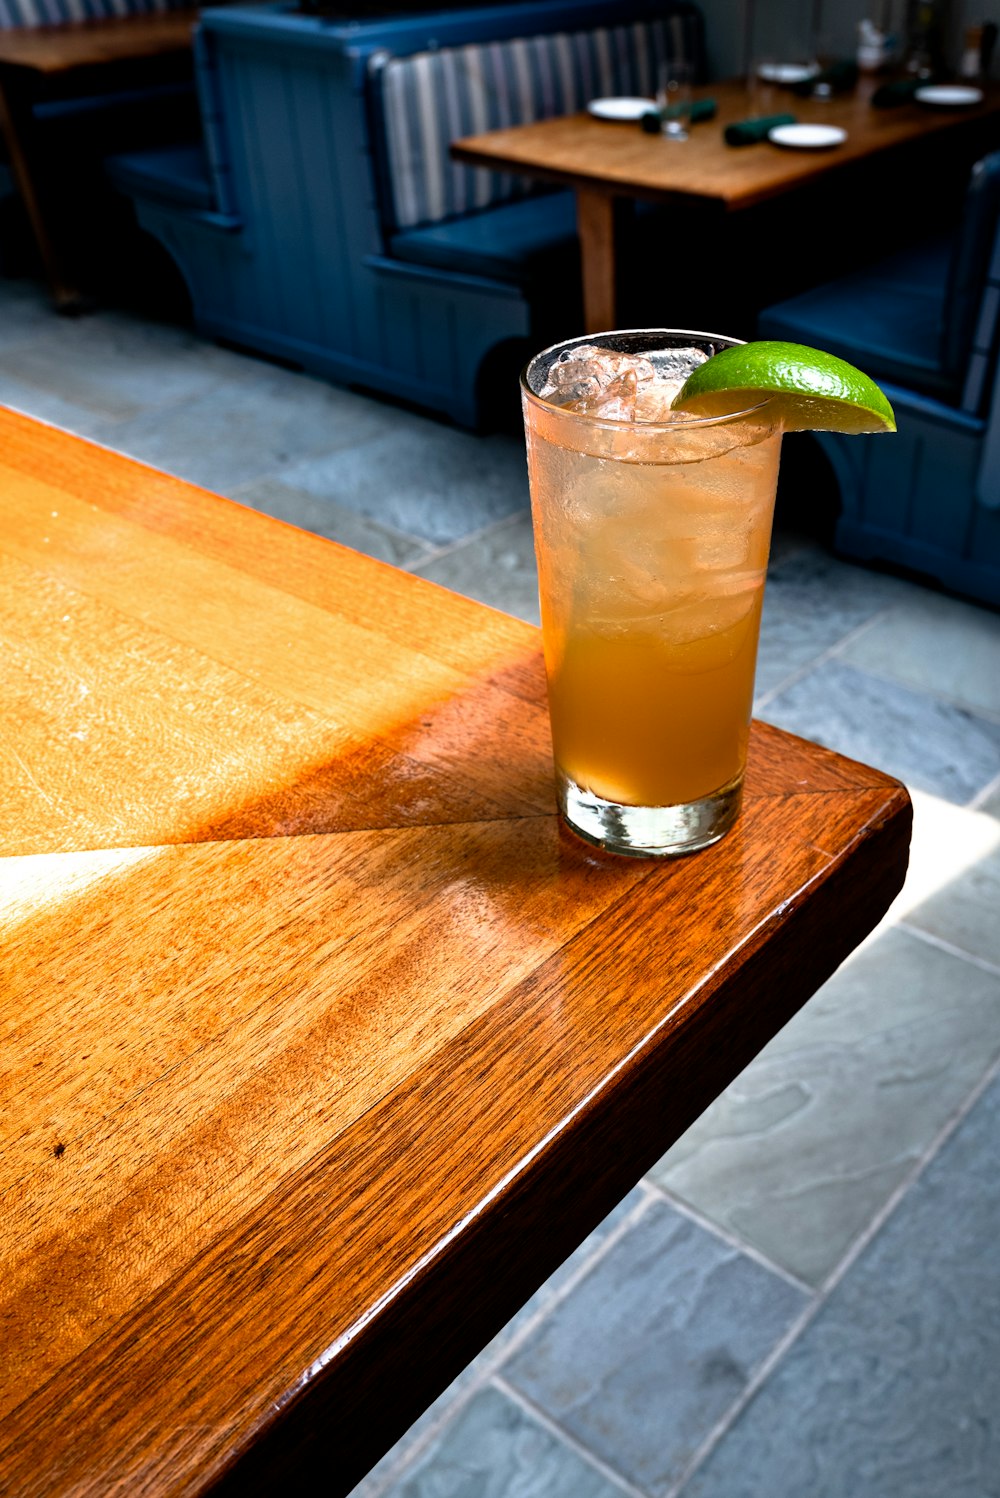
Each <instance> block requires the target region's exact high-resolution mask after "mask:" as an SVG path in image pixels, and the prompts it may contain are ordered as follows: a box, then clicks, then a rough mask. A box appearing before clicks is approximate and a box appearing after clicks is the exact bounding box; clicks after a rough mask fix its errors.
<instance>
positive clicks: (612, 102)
mask: <svg viewBox="0 0 1000 1498" xmlns="http://www.w3.org/2000/svg"><path fill="white" fill-rule="evenodd" d="M655 108H656V100H655V99H631V98H626V97H622V98H620V99H591V101H590V103H589V104H588V105H587V109H588V111H589V112H590V113H591V114H592V115H594V116H595V118H596V119H599V120H641V119H642V117H643V115H644V114H648V113H649V111H650V110H651V109H655Z"/></svg>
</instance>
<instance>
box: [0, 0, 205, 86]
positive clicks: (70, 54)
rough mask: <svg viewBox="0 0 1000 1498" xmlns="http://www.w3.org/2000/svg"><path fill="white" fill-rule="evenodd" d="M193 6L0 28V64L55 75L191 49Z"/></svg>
mask: <svg viewBox="0 0 1000 1498" xmlns="http://www.w3.org/2000/svg"><path fill="white" fill-rule="evenodd" d="M197 19H198V12H197V10H196V9H191V10H173V11H163V12H161V13H159V14H155V15H131V16H117V17H113V18H105V19H101V20H93V21H76V22H70V23H67V24H66V25H62V26H32V27H24V28H13V29H11V30H7V31H0V68H3V67H10V68H24V69H26V70H28V71H30V72H32V73H36V74H39V75H56V74H58V73H67V72H71V71H73V70H74V69H77V68H96V67H101V66H103V65H104V64H110V63H121V62H130V61H134V60H136V59H145V58H151V57H162V56H164V55H166V54H169V53H172V52H185V51H190V49H191V33H192V30H193V28H194V26H195V24H196V22H197Z"/></svg>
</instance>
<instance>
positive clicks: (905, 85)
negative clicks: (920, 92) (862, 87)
mask: <svg viewBox="0 0 1000 1498" xmlns="http://www.w3.org/2000/svg"><path fill="white" fill-rule="evenodd" d="M933 82H934V79H933V78H896V79H894V80H893V81H892V82H891V83H880V84H879V86H878V88H877V89H876V90H875V92H874V93H873V94H872V97H871V102H872V104H873V105H874V107H875V108H876V109H892V108H893V107H894V106H895V105H897V104H909V103H910V101H911V100H912V98H913V96H914V94H915V93H916V91H917V89H918V88H926V87H927V85H928V84H929V83H933Z"/></svg>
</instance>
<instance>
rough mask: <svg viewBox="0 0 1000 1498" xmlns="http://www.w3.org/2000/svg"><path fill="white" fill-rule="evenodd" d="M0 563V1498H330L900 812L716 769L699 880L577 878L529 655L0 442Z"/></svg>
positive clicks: (681, 1105)
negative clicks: (735, 797) (731, 785)
mask: <svg viewBox="0 0 1000 1498" xmlns="http://www.w3.org/2000/svg"><path fill="white" fill-rule="evenodd" d="M0 524H2V536H3V547H2V551H0V629H2V648H3V656H4V663H5V664H4V670H3V672H2V673H0V696H2V704H3V724H4V737H3V752H2V754H0V811H2V815H0V842H2V853H3V855H4V856H3V857H2V858H0V904H2V906H3V912H4V920H3V926H2V936H0V943H2V957H0V964H2V971H3V975H4V978H3V985H2V990H0V992H2V995H3V997H2V1007H0V1025H2V1031H3V1035H2V1044H0V1058H2V1064H3V1068H4V1071H5V1076H4V1079H3V1096H4V1123H3V1133H2V1138H0V1172H2V1178H0V1193H2V1199H3V1203H4V1211H3V1214H2V1216H0V1262H2V1275H0V1346H2V1347H3V1357H2V1358H0V1491H2V1492H4V1493H11V1494H15V1493H16V1494H18V1495H19V1498H27V1495H42V1494H45V1495H47V1498H51V1495H56V1494H66V1495H68V1494H73V1495H75V1498H83V1495H93V1498H97V1495H100V1498H105V1495H107V1494H109V1493H123V1494H126V1493H127V1494H129V1495H130V1498H134V1495H146V1494H157V1495H160V1494H195V1493H203V1492H208V1491H210V1490H211V1491H213V1492H219V1491H224V1492H230V1493H233V1494H241V1495H242V1494H245V1493H253V1492H279V1491H280V1492H300V1491H305V1490H306V1488H305V1486H304V1484H305V1483H306V1482H320V1483H322V1486H321V1487H319V1488H317V1491H322V1492H324V1493H326V1494H336V1493H343V1492H346V1491H348V1490H349V1488H350V1487H351V1486H352V1485H353V1483H354V1482H356V1481H357V1480H358V1478H359V1476H360V1475H361V1473H362V1472H363V1471H364V1470H365V1469H366V1468H367V1467H368V1466H369V1465H370V1464H371V1463H373V1462H374V1461H375V1460H376V1459H377V1457H378V1456H379V1455H380V1454H381V1452H382V1451H383V1450H384V1449H386V1448H387V1447H388V1445H389V1444H391V1442H392V1441H393V1440H394V1439H395V1438H396V1437H397V1436H398V1435H399V1434H400V1433H401V1432H402V1430H403V1429H404V1428H405V1426H406V1424H408V1423H409V1422H410V1421H411V1420H412V1419H413V1418H414V1417H415V1416H416V1415H417V1414H418V1413H419V1412H420V1410H421V1409H422V1408H423V1407H424V1406H425V1405H426V1404H427V1403H428V1402H429V1401H430V1399H431V1398H432V1397H434V1395H435V1394H436V1393H437V1392H438V1391H439V1390H440V1389H441V1388H443V1387H444V1385H445V1384H446V1383H447V1382H448V1380H449V1379H450V1378H451V1377H453V1376H454V1375H455V1374H456V1373H457V1372H458V1371H459V1370H460V1368H461V1367H462V1366H463V1365H464V1363H465V1362H466V1361H467V1360H468V1358H469V1357H471V1356H472V1355H473V1354H474V1353H475V1352H476V1351H477V1350H478V1349H479V1348H480V1347H481V1346H482V1345H483V1344H484V1343H485V1341H486V1340H487V1339H488V1337H489V1336H490V1335H491V1334H492V1333H493V1332H494V1331H495V1330H496V1329H497V1328H498V1327H499V1326H500V1325H502V1324H503V1322H504V1321H505V1320H506V1319H507V1318H509V1316H510V1315H511V1314H512V1313H513V1312H514V1310H515V1309H516V1308H517V1307H518V1305H519V1304H521V1303H522V1302H523V1300H524V1299H525V1298H526V1297H527V1295H528V1294H530V1293H531V1291H532V1290H533V1289H534V1288H535V1287H536V1286H537V1285H538V1284H539V1283H540V1282H541V1280H542V1279H543V1278H544V1277H545V1276H546V1275H547V1274H548V1273H549V1272H551V1271H552V1270H553V1269H554V1268H555V1267H556V1265H557V1264H558V1263H559V1262H560V1260H561V1259H562V1258H563V1257H564V1256H565V1255H566V1254H567V1253H568V1252H569V1251H570V1250H571V1249H572V1247H574V1246H575V1244H576V1243H577V1242H579V1241H580V1239H581V1238H582V1237H583V1235H584V1234H585V1233H586V1232H588V1231H589V1230H590V1229H591V1228H592V1227H593V1226H594V1225H595V1224H596V1223H597V1222H598V1221H599V1220H600V1218H601V1217H602V1216H603V1215H604V1214H605V1213H606V1212H607V1211H608V1210H610V1208H611V1207H612V1206H613V1205H614V1203H615V1202H616V1201H617V1200H619V1199H620V1198H621V1196H622V1195H624V1193H625V1192H626V1191H627V1190H628V1189H629V1187H630V1186H631V1185H632V1184H633V1183H634V1182H635V1180H636V1179H638V1177H639V1176H640V1174H641V1173H642V1172H643V1171H644V1170H645V1169H647V1168H648V1167H649V1166H650V1165H651V1164H652V1163H653V1161H654V1160H655V1159H656V1158H657V1157H658V1155H659V1154H660V1153H661V1152H662V1151H663V1149H665V1148H666V1146H667V1145H668V1144H669V1143H671V1142H672V1140H673V1139H674V1138H676V1137H677V1136H678V1135H679V1134H680V1133H681V1132H682V1131H683V1129H684V1128H685V1127H687V1125H688V1124H689V1123H690V1122H691V1121H692V1120H693V1119H694V1118H695V1117H696V1116H697V1115H698V1113H700V1112H701V1111H702V1110H703V1108H704V1107H705V1106H706V1104H707V1103H708V1102H709V1101H710V1100H711V1098H712V1097H713V1096H715V1095H716V1094H717V1093H718V1091H719V1090H720V1089H721V1088H722V1087H723V1086H725V1085H726V1083H727V1082H728V1081H729V1080H730V1079H731V1078H732V1077H733V1076H734V1075H735V1074H736V1073H737V1072H738V1071H739V1070H740V1069H741V1068H742V1067H743V1066H744V1065H745V1064H746V1063H747V1061H748V1060H749V1059H750V1058H751V1057H752V1056H753V1055H754V1054H755V1053H756V1051H757V1050H758V1049H759V1048H760V1046H761V1045H763V1044H764V1043H765V1042H766V1041H767V1040H768V1039H769V1038H770V1037H771V1035H773V1034H774V1033H775V1032H776V1030H777V1029H778V1028H779V1027H780V1026H781V1025H782V1024H783V1023H784V1022H785V1021H786V1020H787V1019H788V1018H789V1017H790V1015H791V1014H792V1013H793V1012H794V1011H795V1009H796V1008H797V1007H798V1006H799V1005H800V1004H801V1003H802V1002H803V1001H804V1000H805V999H806V998H807V997H808V995H809V994H810V993H811V992H813V991H814V990H815V988H816V987H817V986H818V984H819V983H821V982H822V981H823V980H824V979H825V978H826V977H827V976H828V974H829V973H830V972H831V971H832V970H833V969H834V968H835V967H836V966H837V964H838V963H839V962H840V961H841V960H842V959H843V958H844V957H845V956H846V955H847V954H848V953H849V952H850V951H851V949H852V948H853V947H854V946H855V945H856V944H857V942H858V941H859V940H860V939H861V938H862V937H863V936H864V935H865V934H866V933H867V932H868V931H869V930H870V928H871V927H872V925H873V924H874V923H875V922H876V921H877V920H878V919H879V917H880V915H881V914H882V912H883V911H884V910H885V908H886V907H887V905H888V903H889V901H890V900H891V898H892V896H893V895H894V894H895V892H896V891H897V889H898V888H899V886H900V883H901V881H902V877H903V873H904V869H905V865H906V849H907V842H908V833H909V803H908V798H907V796H906V793H905V791H904V790H903V789H902V787H901V786H900V785H899V784H898V783H897V782H895V781H893V780H891V779H890V778H888V777H886V776H885V775H882V774H880V773H879V772H877V771H875V770H872V769H868V768H865V767H863V766H860V765H857V764H855V763H852V762H850V761H847V760H844V759H842V758H840V757H838V756H836V755H834V754H832V753H830V752H828V751H826V750H823V749H820V748H818V747H816V746H814V745H810V744H807V743H804V742H802V741H801V740H797V739H794V738H792V737H790V736H788V735H786V734H783V733H780V732H778V731H777V730H775V729H771V728H767V727H765V726H763V725H756V726H755V730H754V734H753V737H752V752H751V760H750V770H749V779H748V789H747V801H746V808H745V811H744V814H743V816H742V818H741V820H740V822H739V823H738V825H737V827H736V829H735V830H734V831H733V832H732V833H731V834H730V835H729V836H728V837H727V838H725V839H724V840H723V842H722V843H720V844H718V845H717V846H716V847H715V848H712V849H710V850H707V851H706V852H704V853H701V854H698V855H695V856H693V857H690V858H687V859H681V860H676V861H666V862H664V861H655V860H654V861H647V860H632V859H620V858H614V857H610V856H606V855H603V854H601V853H599V852H597V851H596V850H593V849H590V848H588V847H587V846H586V845H584V844H582V843H580V842H578V841H577V840H575V839H574V838H572V837H571V836H570V835H569V834H567V833H565V832H563V831H561V830H560V827H559V825H558V822H557V819H556V817H555V815H554V811H553V802H552V791H551V784H550V780H551V763H550V741H549V735H548V727H547V719H546V712H545V705H544V685H543V675H542V668H541V664H540V658H539V644H538V635H537V632H536V631H535V630H534V629H533V628H531V627H530V626H528V625H525V624H522V623H520V622H518V621H516V620H514V619H511V618H508V617H507V616H505V615H502V614H498V613H495V612H492V611H490V610H488V609H485V608H483V607H481V606H480V605H478V604H476V603H473V602H471V601H469V600H467V599H464V598H460V597H458V596H457V595H454V594H451V593H448V592H446V591H445V590H443V589H441V588H438V587H436V586H434V585H433V584H431V583H428V582H425V581H423V580H421V579H418V578H414V577H412V576H410V575H407V574H404V573H401V572H398V571H396V570H394V569H392V568H390V567H387V566H384V565H382V564H380V563H377V562H375V561H372V560H371V559H369V558H366V557H363V556H360V555H358V554H356V553H353V552H351V551H348V550H346V549H343V548H341V547H338V546H336V545H334V544H333V543H330V542H326V541H323V540H321V539H319V538H317V537H315V536H311V535H307V534H305V533H303V532H300V531H297V530H295V529H293V528H291V527H288V526H285V525H283V524H281V523H280V522H278V521H275V520H271V519H269V518H267V517H264V516H262V515H259V514H257V513H255V512H253V511H251V510H247V509H244V508H242V507H240V506H238V505H235V504H232V503H230V502H228V501H224V500H221V499H219V498H216V497H215V496H212V495H209V494H206V493H204V492H203V491H200V490H198V489H195V488H193V487H192V486H190V485H188V484H185V483H183V482H181V481H179V480H176V479H172V478H169V477H167V476H166V475H164V474H161V473H158V472H156V471H154V470H151V469H148V468H145V467H143V466H141V465H139V464H136V463H133V462H131V461H129V460H127V459H125V458H122V457H119V456H117V455H115V454H112V453H110V452H107V451H105V450H103V449H101V448H98V447H94V446H91V445H89V444H87V443H84V442H82V441H80V440H78V439H76V438H73V437H70V436H68V435H66V434H64V433H61V432H59V431H57V430H56V429H54V428H51V427H46V426H43V425H41V424H39V423H36V422H33V421H31V420H29V419H28V418H26V417H21V416H17V415H14V414H13V413H4V412H2V411H0ZM845 1106H849V1099H847V1098H845ZM297 1484H298V1485H297Z"/></svg>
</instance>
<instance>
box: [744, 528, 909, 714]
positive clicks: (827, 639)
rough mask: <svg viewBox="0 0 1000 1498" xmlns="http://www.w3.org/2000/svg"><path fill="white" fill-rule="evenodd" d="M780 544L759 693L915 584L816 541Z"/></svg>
mask: <svg viewBox="0 0 1000 1498" xmlns="http://www.w3.org/2000/svg"><path fill="white" fill-rule="evenodd" d="M789 547H790V551H787V552H786V551H784V549H783V548H782V547H781V546H779V547H778V548H777V552H776V557H775V558H773V559H772V563H771V566H770V567H769V569H768V577H767V587H766V589H765V592H764V615H763V620H762V623H761V639H760V655H759V658H758V663H757V697H758V700H760V699H762V698H763V699H765V700H766V696H767V694H768V693H770V692H773V691H774V690H775V688H776V687H778V686H779V685H780V683H782V682H783V681H785V680H786V679H787V678H788V677H789V676H792V675H793V674H795V673H796V672H799V671H802V670H803V669H804V668H805V667H807V666H808V665H809V664H810V662H812V661H814V660H815V659H816V657H817V656H819V655H822V654H824V653H825V652H826V651H828V650H830V649H831V648H832V647H833V646H835V645H837V644H838V643H839V642H840V641H841V640H842V639H843V638H844V636H845V635H847V634H849V633H850V632H851V631H852V630H856V629H858V628H859V627H860V626H861V625H862V624H864V623H865V622H866V621H867V620H869V619H872V618H874V617H875V616H876V615H877V614H880V613H881V612H882V611H883V610H885V609H887V608H889V607H890V606H891V605H893V604H899V603H900V602H901V600H903V599H905V598H908V597H909V596H910V594H911V592H916V591H917V590H916V589H914V588H913V586H912V584H909V583H905V582H903V581H901V580H900V579H899V578H894V577H888V576H886V575H884V574H882V573H879V572H873V571H871V570H868V569H866V568H864V567H855V566H852V565H851V564H850V563H849V562H841V561H838V560H837V558H836V557H833V556H831V555H830V554H829V553H828V552H826V551H823V550H822V549H821V548H820V547H818V546H816V545H815V544H811V545H809V544H802V543H801V542H800V543H799V544H797V545H796V544H795V543H794V541H790V542H789Z"/></svg>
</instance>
